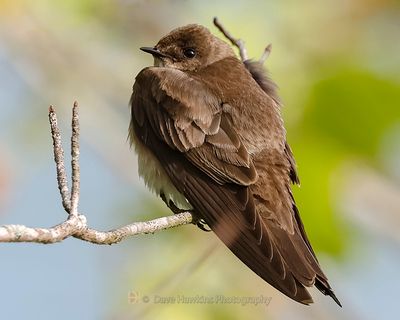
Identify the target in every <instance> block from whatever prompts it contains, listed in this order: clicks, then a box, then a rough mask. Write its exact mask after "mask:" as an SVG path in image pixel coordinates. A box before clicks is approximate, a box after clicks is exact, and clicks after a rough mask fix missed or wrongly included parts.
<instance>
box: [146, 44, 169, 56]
mask: <svg viewBox="0 0 400 320" xmlns="http://www.w3.org/2000/svg"><path fill="white" fill-rule="evenodd" d="M140 50H142V51H144V52H147V53H150V54H151V55H153V56H155V57H158V58H164V57H168V55H166V54H165V53H162V52H161V51H160V50H158V49H157V48H155V47H141V48H140Z"/></svg>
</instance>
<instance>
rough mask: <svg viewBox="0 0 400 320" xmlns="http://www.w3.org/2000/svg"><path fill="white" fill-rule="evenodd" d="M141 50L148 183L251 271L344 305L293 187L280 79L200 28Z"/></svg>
mask: <svg viewBox="0 0 400 320" xmlns="http://www.w3.org/2000/svg"><path fill="white" fill-rule="evenodd" d="M141 50H143V51H145V52H148V53H150V54H151V55H152V56H153V57H154V66H153V67H148V68H144V69H143V70H142V71H140V73H139V74H138V75H137V77H136V81H135V84H134V85H133V93H132V97H131V101H130V105H131V122H130V127H129V136H130V141H131V143H132V145H133V146H134V148H135V150H136V152H137V154H138V161H139V174H140V175H141V177H143V179H144V181H145V183H146V185H147V186H148V187H149V188H150V189H151V190H152V191H154V192H155V193H156V194H158V195H159V196H161V197H162V199H163V200H164V201H165V203H166V204H167V205H168V206H169V207H170V208H171V209H172V210H173V211H174V212H178V211H179V210H191V211H192V212H193V214H194V215H195V216H196V217H198V218H199V220H198V224H199V226H201V227H202V228H204V227H205V225H204V224H206V225H208V226H209V228H211V230H212V231H213V232H215V234H216V235H217V236H218V237H219V238H220V239H221V240H222V241H223V242H224V243H225V245H226V246H227V247H228V248H229V249H230V250H231V251H232V252H233V253H234V254H235V255H236V256H237V257H238V258H239V259H240V260H242V261H243V262H244V263H245V264H246V265H247V266H248V267H249V268H250V269H251V270H253V271H254V272H255V273H256V274H258V275H259V276H260V277H261V278H262V279H264V280H265V281H267V282H268V283H269V284H271V285H272V286H273V287H275V288H276V289H278V290H279V291H281V292H282V293H284V294H285V295H287V296H288V297H290V298H292V299H294V300H296V301H298V302H300V303H303V304H310V303H312V302H313V300H312V298H311V296H310V294H309V292H308V291H307V289H306V287H311V286H313V285H314V286H315V287H316V288H317V289H319V290H320V291H321V292H322V293H323V294H325V295H329V296H331V297H332V298H333V299H334V300H335V301H336V303H337V304H339V305H340V302H339V300H338V299H337V298H336V296H335V294H334V293H333V291H332V289H331V287H330V285H329V283H328V279H327V277H326V276H325V275H324V273H323V272H322V270H321V267H320V265H319V263H318V260H317V258H316V256H315V253H314V251H313V249H312V247H311V244H310V242H309V240H308V238H307V235H306V233H305V230H304V226H303V224H302V222H301V219H300V215H299V212H298V210H297V208H296V205H295V201H294V198H293V195H292V191H291V183H298V182H299V179H298V176H297V173H296V164H295V161H294V158H293V154H292V151H291V150H290V147H289V145H288V144H287V142H286V132H285V128H284V126H283V120H282V117H281V114H280V103H279V98H278V95H277V93H276V87H275V85H274V83H273V82H272V81H271V80H270V79H269V78H268V77H267V76H266V74H265V72H264V69H263V68H262V66H261V64H259V63H257V62H252V61H245V62H244V63H243V62H242V61H241V60H239V59H238V58H237V57H236V56H235V54H234V52H233V50H232V48H231V47H230V46H229V45H228V44H227V43H225V42H224V41H222V40H220V39H219V38H217V37H215V36H213V35H212V34H211V33H210V31H209V30H208V29H206V28H205V27H203V26H200V25H188V26H185V27H181V28H178V29H175V30H173V31H172V32H170V33H169V34H168V35H166V36H165V37H163V38H162V39H161V40H160V41H159V42H158V43H157V45H156V46H154V47H143V48H141Z"/></svg>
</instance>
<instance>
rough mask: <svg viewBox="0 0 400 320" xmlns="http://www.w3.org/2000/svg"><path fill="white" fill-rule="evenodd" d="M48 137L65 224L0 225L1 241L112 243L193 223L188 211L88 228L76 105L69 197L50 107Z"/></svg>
mask: <svg viewBox="0 0 400 320" xmlns="http://www.w3.org/2000/svg"><path fill="white" fill-rule="evenodd" d="M49 121H50V127H51V136H52V138H53V151H54V161H55V163H56V169H57V182H58V189H59V190H60V195H61V199H62V204H63V207H64V209H65V211H66V212H67V213H68V218H67V220H66V221H64V222H62V223H60V224H58V225H56V226H54V227H51V228H30V227H27V226H23V225H6V226H0V242H35V243H46V244H48V243H55V242H60V241H62V240H64V239H66V238H68V237H75V238H77V239H81V240H84V241H89V242H92V243H95V244H114V243H118V242H120V241H121V240H122V239H124V238H126V237H130V236H134V235H139V234H144V233H154V232H156V231H160V230H165V229H169V228H173V227H177V226H181V225H185V224H189V223H191V222H192V221H193V216H192V214H191V213H190V212H183V213H180V214H176V215H172V216H167V217H162V218H158V219H154V220H150V221H145V222H135V223H132V224H129V225H126V226H123V227H121V228H118V229H114V230H110V231H97V230H95V229H91V228H89V227H88V226H87V219H86V217H85V216H84V215H82V214H80V213H79V212H78V204H79V186H80V169H79V153H80V151H79V130H80V129H79V113H78V103H77V102H75V103H74V106H73V108H72V136H71V167H72V192H71V195H70V194H69V190H68V180H67V174H66V171H65V165H64V150H63V148H62V144H61V134H60V130H59V128H58V124H57V115H56V112H55V110H54V107H53V106H50V108H49Z"/></svg>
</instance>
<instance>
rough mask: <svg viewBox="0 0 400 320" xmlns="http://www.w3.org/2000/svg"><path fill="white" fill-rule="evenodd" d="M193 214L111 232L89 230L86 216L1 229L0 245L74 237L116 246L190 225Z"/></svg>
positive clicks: (165, 218) (132, 225)
mask: <svg viewBox="0 0 400 320" xmlns="http://www.w3.org/2000/svg"><path fill="white" fill-rule="evenodd" d="M191 222H192V214H191V213H190V212H183V213H179V214H176V215H172V216H167V217H161V218H157V219H154V220H150V221H146V222H135V223H132V224H129V225H127V226H123V227H121V228H118V229H114V230H111V231H105V232H103V231H97V230H94V229H90V228H88V227H87V224H86V217H85V216H84V215H78V216H76V215H72V214H71V215H70V216H69V218H68V219H67V220H66V221H64V222H63V223H61V224H58V225H56V226H54V227H52V228H48V229H45V228H29V227H26V226H23V225H7V226H0V242H35V243H43V244H48V243H55V242H60V241H62V240H64V239H66V238H68V237H71V236H73V237H75V238H77V239H81V240H84V241H88V242H91V243H94V244H109V245H111V244H115V243H118V242H120V241H121V240H123V239H124V238H127V237H131V236H136V235H140V234H146V233H154V232H157V231H161V230H166V229H170V228H174V227H177V226H181V225H185V224H190V223H191Z"/></svg>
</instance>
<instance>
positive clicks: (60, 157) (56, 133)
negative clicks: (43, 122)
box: [49, 106, 71, 212]
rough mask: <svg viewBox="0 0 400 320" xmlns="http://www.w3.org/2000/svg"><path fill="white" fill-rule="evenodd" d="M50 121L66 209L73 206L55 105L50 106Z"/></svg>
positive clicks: (59, 183)
mask: <svg viewBox="0 0 400 320" xmlns="http://www.w3.org/2000/svg"><path fill="white" fill-rule="evenodd" d="M49 121H50V128H51V137H52V138H53V151H54V161H55V162H56V170H57V182H58V189H59V190H60V194H61V200H62V205H63V207H64V209H65V211H67V212H69V211H70V208H71V201H70V195H69V190H68V180H67V173H66V172H65V166H64V150H63V148H62V143H61V133H60V129H58V124H57V115H56V112H55V110H54V107H53V106H50V108H49Z"/></svg>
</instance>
